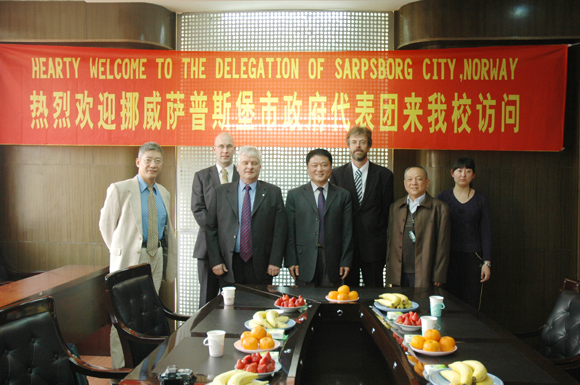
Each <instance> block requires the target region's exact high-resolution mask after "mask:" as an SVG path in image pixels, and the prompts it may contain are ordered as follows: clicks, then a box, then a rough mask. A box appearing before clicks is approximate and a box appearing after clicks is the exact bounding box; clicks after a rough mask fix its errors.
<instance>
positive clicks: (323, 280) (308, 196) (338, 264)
mask: <svg viewBox="0 0 580 385" xmlns="http://www.w3.org/2000/svg"><path fill="white" fill-rule="evenodd" d="M306 165H307V167H308V175H309V176H310V182H309V183H307V184H305V185H303V186H300V187H298V188H295V189H292V190H290V191H288V196H287V197H286V213H287V216H288V246H287V248H286V259H285V261H284V264H285V266H286V267H288V269H289V270H290V274H291V275H292V277H294V279H295V280H296V283H297V285H298V286H337V285H340V284H341V280H342V279H345V278H346V277H347V276H348V273H349V270H350V266H351V262H352V213H351V198H350V193H349V192H348V191H346V190H345V189H342V188H340V187H337V186H335V185H332V184H330V183H328V178H329V177H330V174H331V173H332V155H330V153H329V152H328V151H326V150H324V149H316V150H312V151H310V152H309V153H308V155H307V156H306Z"/></svg>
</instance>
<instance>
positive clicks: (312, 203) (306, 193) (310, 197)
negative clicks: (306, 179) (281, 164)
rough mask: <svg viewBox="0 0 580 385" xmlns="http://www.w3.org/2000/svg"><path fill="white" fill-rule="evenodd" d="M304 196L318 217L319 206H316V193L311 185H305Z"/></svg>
mask: <svg viewBox="0 0 580 385" xmlns="http://www.w3.org/2000/svg"><path fill="white" fill-rule="evenodd" d="M302 195H304V198H305V199H306V201H307V202H308V203H309V204H310V207H312V210H314V212H315V213H316V215H318V205H317V204H316V201H315V200H314V191H312V185H311V184H310V183H308V184H305V185H304V186H303V189H302Z"/></svg>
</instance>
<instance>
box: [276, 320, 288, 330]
mask: <svg viewBox="0 0 580 385" xmlns="http://www.w3.org/2000/svg"><path fill="white" fill-rule="evenodd" d="M276 327H277V328H279V329H284V328H287V327H288V325H286V324H285V323H284V322H280V321H278V322H276Z"/></svg>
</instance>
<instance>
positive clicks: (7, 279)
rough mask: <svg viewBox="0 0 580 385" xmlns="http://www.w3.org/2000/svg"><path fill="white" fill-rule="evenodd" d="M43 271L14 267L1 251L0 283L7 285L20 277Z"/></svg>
mask: <svg viewBox="0 0 580 385" xmlns="http://www.w3.org/2000/svg"><path fill="white" fill-rule="evenodd" d="M40 273H43V272H42V271H32V272H24V271H20V270H16V269H14V268H13V267H12V266H10V265H9V264H8V262H6V260H5V259H4V255H3V254H2V252H0V285H5V284H7V283H11V282H14V281H18V280H20V279H24V278H28V277H32V276H34V275H37V274H40Z"/></svg>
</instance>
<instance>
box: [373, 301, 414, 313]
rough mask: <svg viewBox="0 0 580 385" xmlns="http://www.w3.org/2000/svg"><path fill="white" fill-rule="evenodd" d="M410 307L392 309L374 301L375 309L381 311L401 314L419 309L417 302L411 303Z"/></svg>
mask: <svg viewBox="0 0 580 385" xmlns="http://www.w3.org/2000/svg"><path fill="white" fill-rule="evenodd" d="M411 305H412V306H411V307H410V308H408V309H392V308H390V307H386V306H385V305H381V304H380V303H378V302H377V301H375V306H376V308H377V309H379V310H382V311H400V312H401V313H407V312H410V311H415V310H417V309H419V304H418V303H417V302H411Z"/></svg>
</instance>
